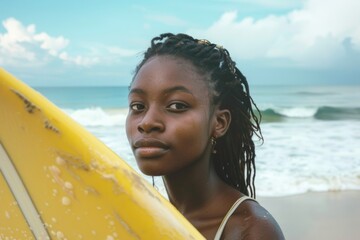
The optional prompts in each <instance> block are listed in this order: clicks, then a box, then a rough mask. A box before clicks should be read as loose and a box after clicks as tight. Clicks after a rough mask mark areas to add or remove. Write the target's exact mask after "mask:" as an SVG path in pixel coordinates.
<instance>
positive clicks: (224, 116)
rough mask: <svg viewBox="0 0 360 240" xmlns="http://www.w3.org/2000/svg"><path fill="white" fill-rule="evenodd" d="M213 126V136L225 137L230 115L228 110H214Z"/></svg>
mask: <svg viewBox="0 0 360 240" xmlns="http://www.w3.org/2000/svg"><path fill="white" fill-rule="evenodd" d="M214 114H215V126H214V132H213V136H214V137H216V138H218V137H222V136H224V135H225V133H226V132H227V130H228V128H229V126H230V123H231V113H230V111H229V110H228V109H216V110H215V113H214Z"/></svg>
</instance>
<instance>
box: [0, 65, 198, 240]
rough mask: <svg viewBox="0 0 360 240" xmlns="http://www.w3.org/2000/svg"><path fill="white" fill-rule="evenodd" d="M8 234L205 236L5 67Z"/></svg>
mask: <svg viewBox="0 0 360 240" xmlns="http://www.w3.org/2000/svg"><path fill="white" fill-rule="evenodd" d="M79 97H81V96H79ZM7 238H8V239H107V240H111V239H204V238H203V237H202V236H201V234H200V233H199V232H198V231H197V230H196V229H195V228H194V227H193V226H192V225H191V224H190V223H189V222H188V221H187V220H186V219H185V218H184V217H183V216H182V215H181V214H180V213H179V212H178V211H177V210H176V209H175V208H174V207H173V206H172V205H171V204H170V203H169V202H168V201H167V200H166V199H164V198H163V197H162V196H161V195H160V194H159V193H158V192H157V191H156V190H155V189H154V188H153V187H152V186H151V185H150V184H149V183H148V182H147V181H146V180H144V179H143V178H142V177H141V176H140V175H139V174H138V173H136V172H135V171H134V170H133V169H132V168H131V167H130V166H129V165H128V164H127V163H126V162H125V161H123V160H122V159H121V158H120V157H119V156H117V155H116V154H115V153H114V152H113V151H111V150H110V149H109V148H108V147H106V146H105V145H104V144H103V143H102V142H101V141H99V140H98V139H97V138H96V137H94V136H93V135H92V134H90V133H89V132H88V131H87V130H85V129H84V128H83V127H81V126H80V125H79V124H78V123H76V122H75V121H74V120H72V119H71V118H70V117H68V116H67V115H66V114H65V113H63V112H62V111H61V110H60V109H58V108H57V107H56V106H55V105H53V104H52V103H51V102H50V101H48V100H47V99H46V98H45V97H43V96H42V95H41V94H40V93H38V92H36V91H35V90H33V89H32V88H30V87H29V86H27V85H26V84H24V83H23V82H21V81H19V80H17V79H16V78H15V77H13V76H11V75H10V74H9V73H7V72H6V71H5V70H3V69H0V239H7Z"/></svg>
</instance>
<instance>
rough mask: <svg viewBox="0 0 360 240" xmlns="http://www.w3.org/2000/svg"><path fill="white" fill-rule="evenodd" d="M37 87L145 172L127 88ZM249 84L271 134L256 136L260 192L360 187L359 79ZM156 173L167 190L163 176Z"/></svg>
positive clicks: (158, 182)
mask: <svg viewBox="0 0 360 240" xmlns="http://www.w3.org/2000/svg"><path fill="white" fill-rule="evenodd" d="M36 90H38V91H39V92H40V93H42V94H43V95H45V96H46V97H47V98H48V99H50V100H51V101H52V102H54V103H55V104H56V105H57V106H58V107H60V108H61V109H62V110H63V111H65V112H66V113H67V114H69V115H70V116H71V117H72V118H73V119H75V120H76V121H77V122H79V123H80V124H81V125H83V126H84V127H85V128H86V129H88V130H89V131H90V132H91V133H93V134H94V135H95V136H97V137H98V138H99V139H100V140H101V141H103V142H104V143H105V144H106V145H107V146H108V147H109V148H111V149H112V150H113V151H114V152H116V153H117V154H118V155H120V156H121V157H122V158H123V159H124V160H125V161H127V162H128V164H129V165H131V166H132V167H133V168H135V169H136V170H137V171H138V172H140V171H139V170H138V168H137V165H136V162H135V159H134V157H133V155H132V152H131V149H130V147H129V145H128V142H127V138H126V134H125V119H126V114H127V107H128V105H127V94H128V88H127V87H38V88H36ZM251 90H252V92H251V95H252V96H253V99H254V101H255V102H256V104H257V106H258V107H259V109H260V110H261V112H262V115H263V118H262V119H263V121H262V124H261V127H262V133H263V136H264V139H265V141H264V142H263V143H261V142H260V141H256V166H257V172H256V181H255V185H256V192H257V195H258V196H286V195H293V194H300V193H305V192H310V191H342V190H359V189H360V85H351V86H342V85H322V86H297V85H292V86H252V88H251ZM144 177H145V178H146V179H147V180H148V181H149V182H151V178H150V177H147V176H144ZM155 179H156V180H155V181H156V186H157V188H158V189H159V191H160V192H161V193H163V194H164V193H165V191H164V187H163V185H162V183H161V178H160V177H157V178H155Z"/></svg>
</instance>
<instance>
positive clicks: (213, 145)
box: [211, 137, 216, 154]
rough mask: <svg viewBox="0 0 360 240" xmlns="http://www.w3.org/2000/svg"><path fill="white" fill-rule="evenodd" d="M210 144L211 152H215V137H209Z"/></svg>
mask: <svg viewBox="0 0 360 240" xmlns="http://www.w3.org/2000/svg"><path fill="white" fill-rule="evenodd" d="M211 146H212V150H211V152H212V153H213V154H216V149H215V146H216V138H215V137H211Z"/></svg>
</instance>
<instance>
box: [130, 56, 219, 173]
mask: <svg viewBox="0 0 360 240" xmlns="http://www.w3.org/2000/svg"><path fill="white" fill-rule="evenodd" d="M209 104H210V97H209V90H208V86H207V84H206V82H205V80H204V76H203V75H201V74H199V73H198V72H197V71H196V70H195V67H194V66H193V65H192V64H191V63H190V62H188V61H186V60H183V59H180V58H175V57H171V56H155V57H152V58H150V59H149V60H148V61H147V62H146V63H145V64H144V65H143V66H142V67H141V69H140V70H139V72H138V73H137V75H136V76H135V79H134V81H133V83H132V85H131V88H130V93H129V106H130V107H129V113H128V116H127V120H126V134H127V137H128V140H129V143H130V145H131V147H132V150H133V153H134V155H135V158H136V161H137V164H138V166H139V168H140V170H141V171H142V172H143V173H145V174H147V175H153V176H160V175H169V174H172V173H176V172H178V171H181V170H183V169H184V168H186V167H189V166H191V164H192V163H195V162H196V161H201V160H205V161H206V160H207V159H209V156H210V148H211V146H210V137H211V133H212V129H213V127H212V126H213V116H212V115H213V114H212V113H211V112H212V111H211V108H210V106H209Z"/></svg>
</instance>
